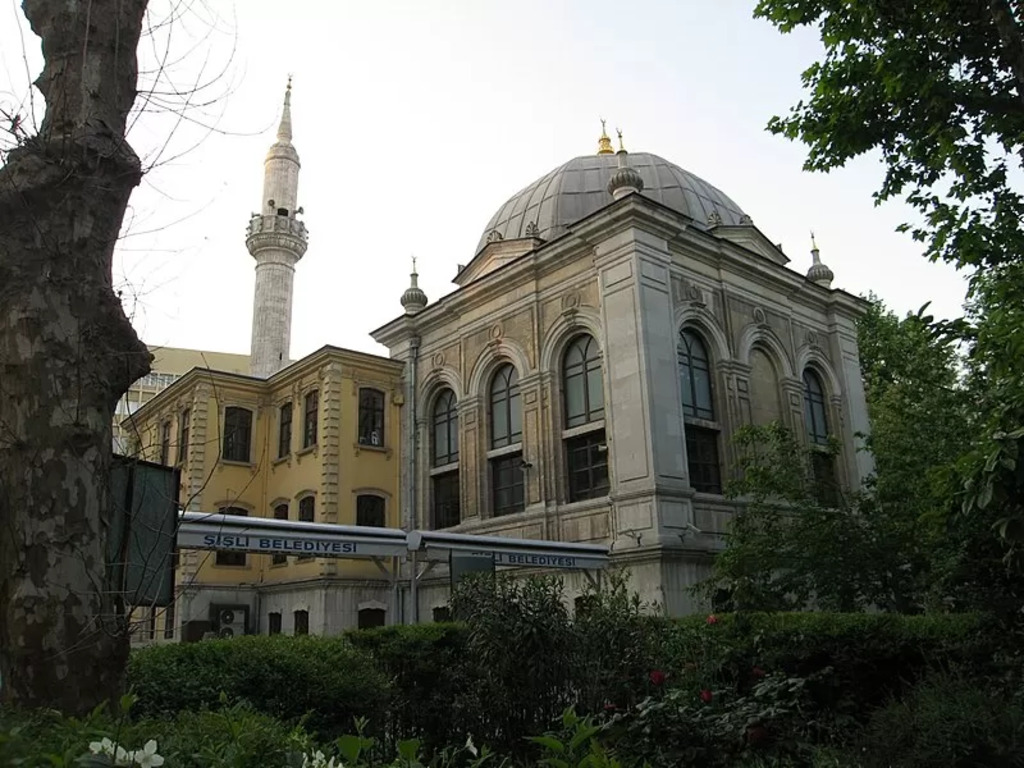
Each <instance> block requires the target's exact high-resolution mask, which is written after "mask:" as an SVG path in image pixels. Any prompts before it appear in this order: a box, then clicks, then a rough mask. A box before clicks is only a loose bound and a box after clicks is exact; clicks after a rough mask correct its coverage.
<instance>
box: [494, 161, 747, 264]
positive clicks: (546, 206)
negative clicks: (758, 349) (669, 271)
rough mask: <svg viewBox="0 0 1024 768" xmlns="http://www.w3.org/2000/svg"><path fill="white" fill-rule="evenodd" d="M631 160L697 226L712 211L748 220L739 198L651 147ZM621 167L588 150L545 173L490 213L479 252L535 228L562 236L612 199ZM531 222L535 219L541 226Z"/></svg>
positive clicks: (548, 236) (731, 221) (659, 195)
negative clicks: (611, 186) (610, 182)
mask: <svg viewBox="0 0 1024 768" xmlns="http://www.w3.org/2000/svg"><path fill="white" fill-rule="evenodd" d="M629 165H630V167H631V168H633V169H635V170H636V171H637V172H638V173H639V174H640V178H642V179H643V181H644V189H643V192H642V193H641V194H643V195H644V197H649V198H651V199H652V200H655V201H657V202H659V203H661V204H662V205H664V206H666V207H668V208H672V209H673V210H676V211H679V212H680V213H682V214H685V215H686V216H689V217H690V218H692V219H693V220H694V222H695V224H696V226H698V227H702V228H703V227H706V226H707V221H708V217H709V216H711V214H713V213H717V214H718V216H719V217H720V218H721V223H722V224H724V225H739V224H742V223H744V221H742V220H741V219H745V216H744V213H743V211H742V210H740V207H739V206H738V205H736V203H734V202H733V201H732V200H730V199H729V198H728V197H726V196H725V194H723V193H722V191H721V190H719V189H716V188H715V187H713V186H711V185H710V184H708V183H707V182H706V181H704V179H702V178H700V177H699V176H694V175H693V174H692V173H690V172H689V171H686V170H683V169H682V168H680V167H679V166H678V165H675V164H674V163H670V162H669V161H668V160H665V159H663V158H661V157H658V156H657V155H652V154H650V153H648V152H631V153H630V154H629ZM617 167H618V161H617V158H616V157H615V155H611V154H608V155H584V156H582V157H576V158H573V159H572V160H570V161H569V162H567V163H566V164H565V165H561V166H559V167H558V168H555V169H554V170H553V171H551V172H550V173H547V174H545V175H544V176H541V177H540V178H539V179H537V181H535V182H533V183H532V184H531V185H530V186H528V187H526V188H525V189H523V190H521V191H519V192H517V193H516V194H514V195H513V196H512V197H510V198H509V200H508V202H506V203H505V204H504V205H503V206H501V208H499V209H498V212H497V213H495V214H494V216H493V217H491V221H490V223H488V225H487V228H486V229H484V233H483V235H482V236H481V237H480V243H479V245H477V253H479V252H480V251H481V250H482V249H483V247H484V246H485V245H487V243H488V242H489V241H490V240H495V239H501V240H514V239H516V238H520V237H530V236H531V235H532V234H533V233H534V231H535V232H536V236H537V237H541V238H543V239H545V240H553V239H554V238H556V237H558V236H559V235H561V234H562V233H564V232H565V231H566V227H568V226H569V225H570V224H572V223H574V222H577V221H579V220H580V219H582V218H583V217H585V216H588V215H590V214H591V213H593V212H594V211H596V210H598V209H600V208H603V207H604V206H606V205H608V204H609V203H611V202H612V196H611V195H610V194H609V193H608V189H607V187H608V180H609V179H610V178H611V176H612V174H613V173H615V171H616V169H617ZM746 222H747V223H749V219H746ZM532 223H536V225H537V226H536V230H534V228H533V227H531V226H530V225H531V224H532ZM527 228H529V229H530V231H529V232H528V231H527ZM495 233H496V234H495Z"/></svg>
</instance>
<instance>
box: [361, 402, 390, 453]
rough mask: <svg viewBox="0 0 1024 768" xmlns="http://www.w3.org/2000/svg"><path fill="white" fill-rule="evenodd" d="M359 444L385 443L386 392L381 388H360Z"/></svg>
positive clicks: (377, 445)
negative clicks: (381, 390) (380, 389)
mask: <svg viewBox="0 0 1024 768" xmlns="http://www.w3.org/2000/svg"><path fill="white" fill-rule="evenodd" d="M359 444H360V445H369V446H374V447H382V446H383V445H384V393H383V392H380V391H379V390H376V389H360V390H359Z"/></svg>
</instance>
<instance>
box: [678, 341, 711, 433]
mask: <svg viewBox="0 0 1024 768" xmlns="http://www.w3.org/2000/svg"><path fill="white" fill-rule="evenodd" d="M678 352H679V379H680V383H681V384H682V389H683V414H684V415H685V416H692V417H693V418H696V419H706V420H708V421H713V420H714V418H715V406H714V403H713V402H712V400H711V361H710V359H709V358H708V351H707V348H706V347H705V346H704V342H703V341H701V340H700V337H699V336H697V334H695V333H694V332H693V331H691V330H690V329H689V328H684V329H683V330H682V331H681V332H680V334H679V345H678Z"/></svg>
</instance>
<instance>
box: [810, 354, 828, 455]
mask: <svg viewBox="0 0 1024 768" xmlns="http://www.w3.org/2000/svg"><path fill="white" fill-rule="evenodd" d="M804 422H805V423H806V427H807V437H808V438H809V439H810V441H811V442H812V443H815V444H816V445H827V444H828V415H827V412H826V410H825V388H824V387H823V386H821V378H820V377H819V376H818V374H817V373H815V372H814V371H813V370H811V369H810V368H805V369H804Z"/></svg>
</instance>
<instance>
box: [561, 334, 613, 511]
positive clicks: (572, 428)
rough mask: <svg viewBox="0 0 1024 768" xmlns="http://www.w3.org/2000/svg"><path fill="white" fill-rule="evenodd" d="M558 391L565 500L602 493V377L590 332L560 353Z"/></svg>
mask: <svg viewBox="0 0 1024 768" xmlns="http://www.w3.org/2000/svg"><path fill="white" fill-rule="evenodd" d="M562 393H563V397H564V400H563V406H564V408H565V432H564V433H563V442H564V447H565V458H566V462H565V463H566V474H567V476H568V490H569V501H582V500H583V499H593V498H597V497H600V496H605V495H607V493H608V447H607V445H606V443H605V433H604V424H603V419H604V377H603V376H602V373H601V353H600V350H598V348H597V341H596V340H595V339H594V337H593V336H590V335H589V334H583V335H580V336H577V337H576V338H574V339H573V340H572V341H571V342H570V343H569V346H568V347H567V348H566V350H565V355H564V356H563V357H562ZM584 427H589V428H588V429H583V428H584Z"/></svg>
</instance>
